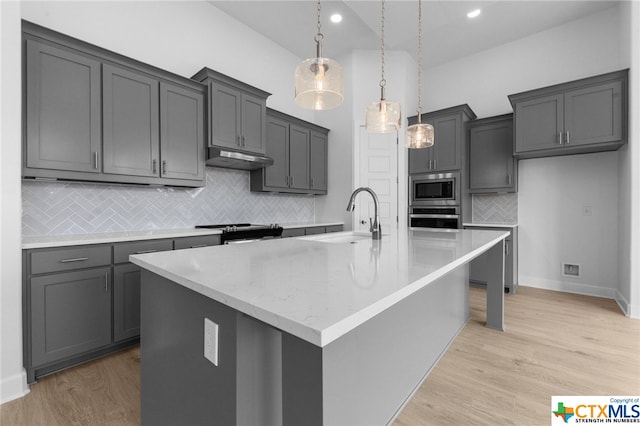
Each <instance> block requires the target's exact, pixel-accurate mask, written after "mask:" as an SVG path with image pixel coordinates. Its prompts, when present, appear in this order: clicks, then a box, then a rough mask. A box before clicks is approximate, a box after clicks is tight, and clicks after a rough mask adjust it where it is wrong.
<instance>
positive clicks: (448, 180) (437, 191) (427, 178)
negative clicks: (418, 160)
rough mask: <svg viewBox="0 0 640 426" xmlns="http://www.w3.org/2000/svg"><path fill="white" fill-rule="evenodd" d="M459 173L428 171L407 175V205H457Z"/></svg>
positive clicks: (458, 202)
mask: <svg viewBox="0 0 640 426" xmlns="http://www.w3.org/2000/svg"><path fill="white" fill-rule="evenodd" d="M460 184H461V182H460V173H430V174H418V175H411V176H409V205H410V206H411V207H418V206H459V205H460Z"/></svg>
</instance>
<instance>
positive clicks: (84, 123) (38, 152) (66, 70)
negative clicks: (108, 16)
mask: <svg viewBox="0 0 640 426" xmlns="http://www.w3.org/2000/svg"><path fill="white" fill-rule="evenodd" d="M25 68H26V85H25V87H26V99H25V101H26V150H25V154H26V159H25V165H26V166H27V167H34V168H45V169H55V170H68V171H78V172H92V173H99V172H100V171H101V167H100V161H99V158H98V156H99V155H100V151H101V147H100V125H101V116H100V63H99V62H98V61H95V60H93V59H90V58H87V57H85V56H82V55H79V54H76V53H73V52H72V51H69V50H66V49H58V48H56V47H52V46H49V45H46V44H41V43H38V42H35V41H33V40H27V42H26V64H25Z"/></svg>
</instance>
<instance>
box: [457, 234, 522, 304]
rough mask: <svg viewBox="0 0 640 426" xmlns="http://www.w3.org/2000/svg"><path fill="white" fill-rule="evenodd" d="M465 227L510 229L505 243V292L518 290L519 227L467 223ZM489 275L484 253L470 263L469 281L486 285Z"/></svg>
mask: <svg viewBox="0 0 640 426" xmlns="http://www.w3.org/2000/svg"><path fill="white" fill-rule="evenodd" d="M465 229H488V230H493V231H507V230H508V231H510V235H509V236H508V237H507V238H505V244H504V291H505V293H516V291H517V290H518V228H517V227H513V228H504V227H491V225H486V226H480V225H478V226H467V225H465ZM487 276H488V271H487V262H486V256H485V255H484V254H483V255H480V256H479V257H477V258H476V259H474V260H472V261H471V263H470V264H469V282H470V284H473V285H478V286H483V287H486V285H487Z"/></svg>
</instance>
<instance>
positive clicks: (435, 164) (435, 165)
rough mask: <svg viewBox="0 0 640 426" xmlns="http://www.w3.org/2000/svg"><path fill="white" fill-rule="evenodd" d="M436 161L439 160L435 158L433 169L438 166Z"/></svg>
mask: <svg viewBox="0 0 640 426" xmlns="http://www.w3.org/2000/svg"><path fill="white" fill-rule="evenodd" d="M436 161H437V160H433V169H434V170H435V169H437V168H438V166H437V163H436Z"/></svg>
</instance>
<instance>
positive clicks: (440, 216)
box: [409, 206, 462, 229]
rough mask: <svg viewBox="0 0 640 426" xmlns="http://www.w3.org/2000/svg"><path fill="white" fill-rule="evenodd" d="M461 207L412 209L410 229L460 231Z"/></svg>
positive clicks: (410, 209)
mask: <svg viewBox="0 0 640 426" xmlns="http://www.w3.org/2000/svg"><path fill="white" fill-rule="evenodd" d="M461 225H462V224H461V222H460V206H448V207H414V206H412V207H410V208H409V228H440V229H459V228H461V227H462V226H461Z"/></svg>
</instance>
